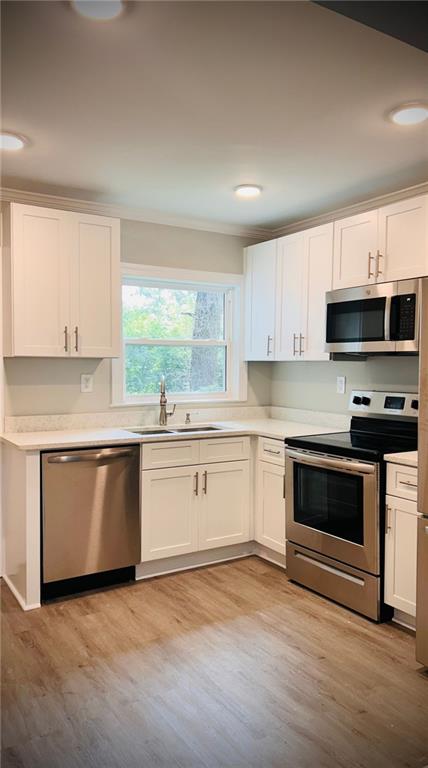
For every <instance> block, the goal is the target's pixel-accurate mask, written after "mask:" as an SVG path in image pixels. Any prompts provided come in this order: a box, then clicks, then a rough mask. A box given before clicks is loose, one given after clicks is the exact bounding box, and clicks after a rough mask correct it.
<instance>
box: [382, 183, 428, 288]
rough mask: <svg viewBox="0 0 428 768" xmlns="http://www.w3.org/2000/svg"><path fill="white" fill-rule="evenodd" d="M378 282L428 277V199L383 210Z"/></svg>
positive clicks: (425, 196)
mask: <svg viewBox="0 0 428 768" xmlns="http://www.w3.org/2000/svg"><path fill="white" fill-rule="evenodd" d="M378 272H379V274H378V281H381V282H384V281H387V280H405V279H406V278H411V277H422V276H423V275H427V274H428V195H421V196H420V197H412V198H410V199H409V200H401V202H399V203H393V204H392V205H386V206H385V207H384V208H380V209H379V268H378Z"/></svg>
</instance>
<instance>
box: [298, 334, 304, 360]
mask: <svg viewBox="0 0 428 768" xmlns="http://www.w3.org/2000/svg"><path fill="white" fill-rule="evenodd" d="M304 338H305V337H304V336H302V334H301V333H299V355H300V357H302V355H303V352H304V351H305V350H304V349H303V340H304Z"/></svg>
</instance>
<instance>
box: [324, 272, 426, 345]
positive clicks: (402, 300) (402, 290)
mask: <svg viewBox="0 0 428 768" xmlns="http://www.w3.org/2000/svg"><path fill="white" fill-rule="evenodd" d="M420 282H421V281H420V280H399V281H396V282H393V283H379V284H377V285H364V286H361V287H359V288H343V289H340V290H337V291H330V292H329V293H327V294H326V301H327V319H326V345H325V349H326V351H327V352H331V353H335V352H339V353H340V352H343V353H362V354H371V353H373V354H379V353H380V354H382V353H384V354H388V353H412V352H413V353H416V352H418V349H419V314H420V306H419V301H420Z"/></svg>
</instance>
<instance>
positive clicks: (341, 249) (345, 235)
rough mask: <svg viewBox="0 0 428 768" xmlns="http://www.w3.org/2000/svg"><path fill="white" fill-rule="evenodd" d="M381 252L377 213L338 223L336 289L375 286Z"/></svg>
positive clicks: (335, 246)
mask: <svg viewBox="0 0 428 768" xmlns="http://www.w3.org/2000/svg"><path fill="white" fill-rule="evenodd" d="M377 249H378V212H377V210H375V211H368V212H367V213H359V214H358V215H357V216H349V217H348V218H347V219H341V220H340V221H336V222H335V224H334V256H333V288H352V287H353V286H357V285H367V284H368V283H374V282H375V279H376V278H375V272H376V252H377Z"/></svg>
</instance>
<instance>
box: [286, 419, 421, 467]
mask: <svg viewBox="0 0 428 768" xmlns="http://www.w3.org/2000/svg"><path fill="white" fill-rule="evenodd" d="M417 429H418V427H417V419H412V420H409V421H405V420H396V419H392V420H386V419H372V418H361V417H358V416H353V417H352V420H351V429H350V431H349V432H332V433H328V434H325V435H305V436H304V437H289V438H286V440H285V442H286V444H287V445H288V446H289V447H290V448H303V449H305V450H307V451H317V452H319V453H329V454H332V455H334V456H346V457H349V458H356V459H367V461H380V460H381V459H383V457H384V455H385V454H386V453H398V452H399V451H415V450H416V449H417V447H418V437H417Z"/></svg>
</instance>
